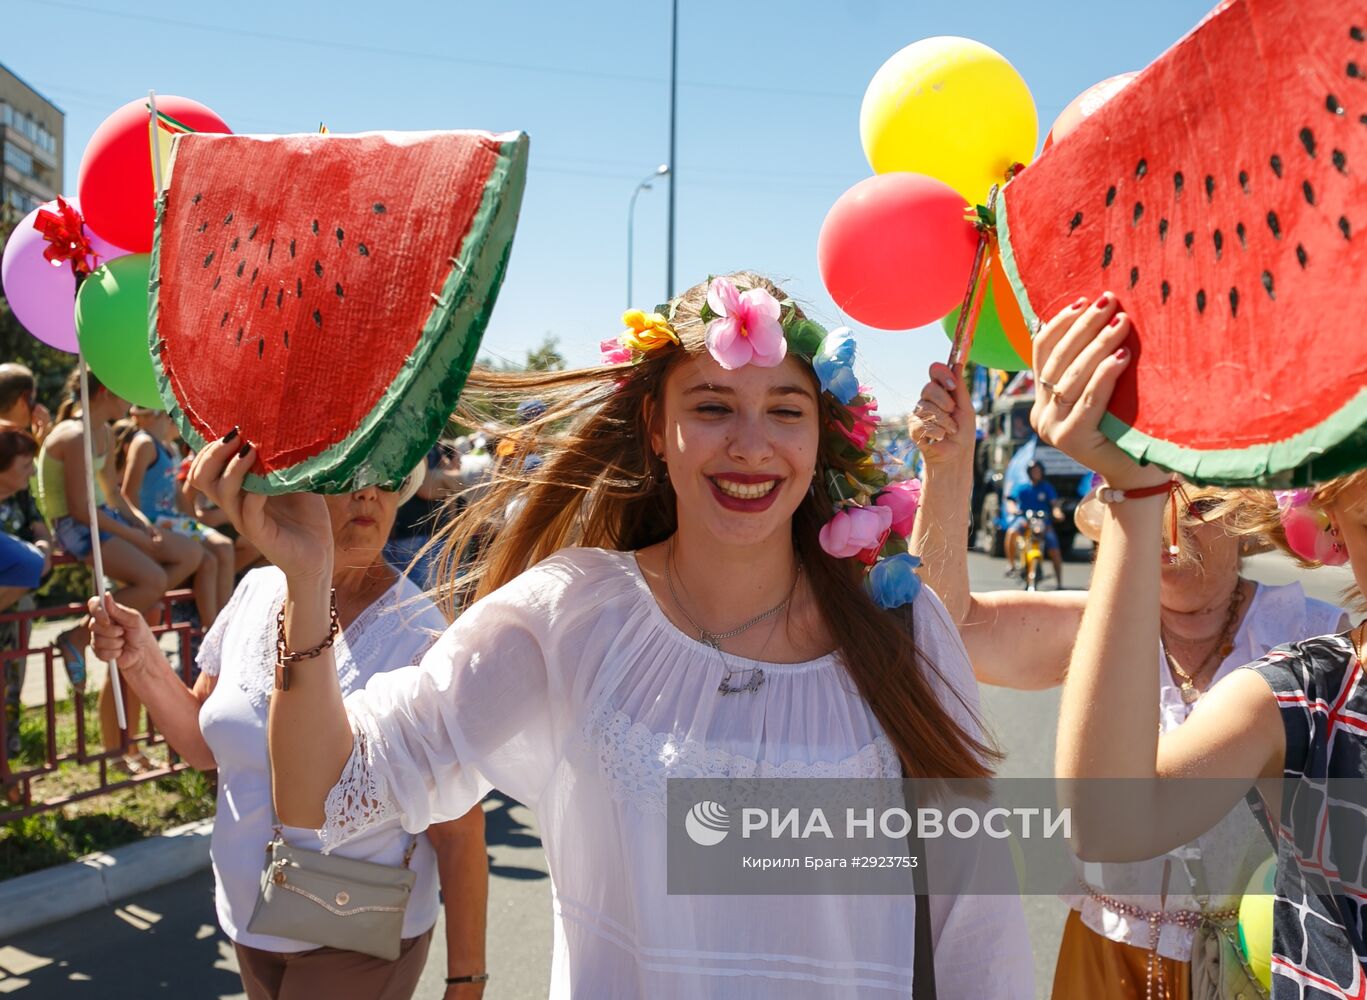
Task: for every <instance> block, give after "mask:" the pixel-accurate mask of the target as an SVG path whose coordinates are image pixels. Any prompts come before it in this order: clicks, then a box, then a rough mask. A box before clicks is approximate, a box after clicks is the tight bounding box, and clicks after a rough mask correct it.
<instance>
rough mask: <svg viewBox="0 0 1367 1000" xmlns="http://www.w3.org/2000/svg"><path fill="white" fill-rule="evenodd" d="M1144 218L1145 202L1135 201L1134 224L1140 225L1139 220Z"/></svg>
mask: <svg viewBox="0 0 1367 1000" xmlns="http://www.w3.org/2000/svg"><path fill="white" fill-rule="evenodd" d="M1142 218H1144V204H1143V202H1138V201H1137V202H1135V203H1134V225H1136V226H1137V225H1139V220H1140V219H1142Z"/></svg>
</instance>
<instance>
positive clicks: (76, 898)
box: [0, 818, 214, 941]
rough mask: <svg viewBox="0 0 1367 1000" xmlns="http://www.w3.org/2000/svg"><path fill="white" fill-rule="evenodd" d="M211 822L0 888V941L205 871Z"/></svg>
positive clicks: (190, 825) (89, 856)
mask: <svg viewBox="0 0 1367 1000" xmlns="http://www.w3.org/2000/svg"><path fill="white" fill-rule="evenodd" d="M213 829H214V821H213V819H212V818H209V819H202V820H198V821H196V822H194V823H186V824H185V825H184V826H178V827H175V828H174V829H171V830H167V831H166V832H165V833H162V834H159V835H157V836H155V837H148V838H146V839H145V840H140V841H138V842H136V843H133V844H125V845H124V846H123V847H116V848H114V850H112V851H110V852H109V853H107V854H106V853H103V852H101V853H96V854H87V855H86V856H85V857H83V858H78V859H77V860H75V861H71V862H68V863H67V864H64V865H57V866H56V867H54V868H44V869H43V870H42V871H36V872H30V873H29V874H28V875H20V876H19V877H18V878H12V879H7V880H5V881H4V882H0V941H2V940H6V939H8V938H11V937H13V936H14V935H16V934H22V933H24V932H25V931H30V930H33V929H34V928H35V927H41V926H43V925H44V924H50V923H54V922H56V921H58V920H65V919H67V918H68V917H74V916H76V915H77V914H79V913H85V912H86V911H87V910H94V909H98V908H100V907H102V906H109V905H110V904H113V903H118V902H119V901H121V900H124V899H127V898H128V897H129V896H132V895H136V894H137V893H140V892H146V891H147V890H148V889H155V888H156V887H157V886H159V885H165V884H166V883H168V882H175V881H177V880H178V879H182V878H185V877H186V876H187V875H191V874H193V873H195V872H197V871H199V870H200V869H202V868H206V867H208V865H209V838H210V835H211V834H212V833H213Z"/></svg>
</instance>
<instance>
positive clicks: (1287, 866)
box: [1032, 295, 1367, 1000]
mask: <svg viewBox="0 0 1367 1000" xmlns="http://www.w3.org/2000/svg"><path fill="white" fill-rule="evenodd" d="M1128 334H1129V324H1128V322H1127V319H1126V316H1125V314H1124V313H1123V312H1120V311H1119V307H1118V305H1117V303H1116V301H1115V297H1114V296H1113V295H1108V296H1105V297H1103V299H1102V300H1099V301H1098V302H1096V303H1092V304H1088V303H1087V302H1086V301H1085V300H1082V301H1081V304H1079V305H1074V306H1070V307H1068V308H1066V309H1064V310H1063V311H1062V312H1061V313H1059V314H1058V315H1057V316H1056V317H1055V318H1054V319H1053V320H1052V321H1051V322H1050V323H1048V324H1047V325H1046V326H1045V327H1044V328H1043V330H1042V332H1041V333H1040V334H1039V336H1038V337H1037V338H1036V340H1035V375H1036V379H1037V380H1039V381H1040V384H1042V385H1045V386H1052V387H1053V388H1052V389H1051V390H1048V389H1047V390H1046V391H1045V392H1042V393H1041V394H1040V396H1039V397H1038V398H1037V400H1036V402H1035V406H1034V410H1033V412H1032V421H1033V422H1034V424H1035V427H1036V429H1037V430H1038V431H1039V433H1040V436H1041V438H1043V439H1044V440H1046V441H1048V442H1049V443H1050V444H1053V445H1055V446H1056V447H1058V448H1060V449H1061V450H1063V451H1065V452H1067V453H1068V454H1070V455H1071V456H1072V457H1074V458H1075V459H1077V460H1078V461H1079V462H1081V463H1083V464H1084V465H1086V466H1088V467H1090V468H1093V469H1096V470H1097V471H1098V472H1100V473H1101V475H1102V476H1103V477H1104V478H1105V480H1106V484H1107V485H1106V488H1105V489H1104V490H1103V491H1102V492H1101V494H1100V496H1101V499H1102V500H1103V503H1104V504H1105V508H1106V513H1105V516H1104V518H1103V526H1102V545H1101V547H1100V552H1099V555H1098V559H1097V564H1096V570H1095V573H1094V576H1093V583H1092V589H1091V593H1090V595H1089V597H1088V600H1087V609H1086V611H1085V613H1084V615H1083V619H1082V628H1081V632H1080V634H1079V635H1078V640H1077V644H1076V646H1075V647H1074V650H1073V655H1072V663H1071V667H1070V669H1069V672H1068V677H1067V680H1066V682H1065V684H1064V689H1063V700H1062V705H1061V708H1060V713H1059V739H1058V756H1057V771H1058V776H1059V777H1060V778H1065V779H1069V778H1139V779H1161V778H1211V779H1215V778H1218V779H1227V780H1223V781H1219V782H1209V783H1208V785H1209V787H1208V788H1203V794H1202V795H1201V796H1200V798H1199V801H1198V800H1196V798H1195V797H1194V796H1192V795H1190V793H1189V792H1188V793H1187V794H1186V795H1185V797H1184V798H1183V800H1182V805H1181V807H1180V808H1179V807H1177V806H1175V805H1174V800H1175V799H1176V797H1177V795H1179V794H1181V791H1180V789H1179V790H1177V791H1174V790H1173V789H1174V788H1175V787H1176V783H1172V782H1169V783H1166V784H1165V783H1163V782H1161V781H1152V782H1145V783H1143V784H1142V785H1140V783H1138V782H1133V783H1132V784H1136V785H1140V787H1141V788H1143V789H1145V790H1146V791H1145V792H1142V793H1135V792H1134V790H1133V789H1132V790H1131V794H1127V795H1126V796H1125V797H1124V798H1123V799H1121V798H1118V797H1110V798H1108V800H1107V803H1106V807H1107V813H1108V815H1107V816H1105V817H1100V816H1098V815H1097V814H1095V813H1088V812H1087V811H1086V810H1085V809H1083V810H1080V811H1078V812H1077V813H1076V814H1075V823H1074V831H1075V835H1076V836H1077V837H1078V840H1079V843H1080V844H1081V845H1082V849H1081V850H1080V853H1081V854H1082V856H1083V857H1084V858H1085V859H1086V860H1092V861H1133V860H1140V859H1143V858H1150V857H1154V856H1156V855H1158V854H1161V853H1163V852H1165V851H1169V850H1172V849H1175V848H1177V847H1179V846H1180V845H1181V843H1182V842H1183V841H1184V840H1185V839H1186V837H1184V836H1183V831H1185V832H1186V833H1188V834H1190V833H1191V832H1192V831H1201V830H1205V829H1208V828H1209V827H1211V826H1213V825H1214V824H1215V823H1216V822H1217V821H1219V820H1220V819H1221V817H1223V816H1225V815H1226V814H1227V813H1228V812H1229V811H1230V810H1231V809H1233V808H1234V807H1235V806H1237V805H1238V802H1239V798H1240V796H1242V795H1244V794H1245V793H1246V792H1248V791H1250V790H1254V789H1256V792H1257V794H1258V796H1259V797H1260V798H1261V802H1262V803H1263V804H1265V807H1266V811H1267V813H1268V814H1269V815H1271V816H1274V817H1278V818H1279V830H1278V833H1279V836H1278V863H1277V879H1276V902H1275V904H1274V917H1273V945H1272V976H1273V996H1274V997H1275V998H1278V1000H1280V998H1283V997H1286V998H1290V997H1296V998H1303V997H1345V996H1361V995H1363V993H1364V990H1367V940H1364V937H1363V931H1362V927H1363V916H1364V911H1363V899H1364V898H1365V897H1364V887H1363V886H1362V885H1361V884H1357V883H1355V880H1360V879H1361V877H1362V875H1361V868H1360V867H1359V866H1358V865H1357V864H1356V862H1354V861H1353V858H1354V857H1356V856H1359V855H1360V852H1361V848H1362V841H1361V836H1360V830H1361V826H1360V824H1359V825H1356V826H1355V825H1354V823H1353V820H1354V819H1356V820H1360V819H1361V815H1362V812H1363V811H1364V808H1367V807H1364V805H1363V804H1362V802H1361V799H1362V796H1361V795H1360V793H1355V792H1353V791H1352V790H1351V789H1349V790H1345V789H1344V787H1343V786H1339V788H1338V789H1336V792H1337V795H1338V796H1340V799H1339V800H1338V801H1336V806H1335V810H1334V813H1335V815H1334V816H1331V814H1330V812H1329V811H1328V810H1327V809H1326V808H1325V806H1324V802H1325V801H1326V800H1325V798H1324V794H1325V793H1324V783H1325V782H1326V781H1329V780H1333V779H1359V780H1360V779H1362V778H1364V777H1367V774H1364V771H1365V770H1367V733H1365V732H1364V726H1363V723H1362V721H1361V720H1363V719H1364V718H1367V684H1364V682H1363V660H1364V652H1363V642H1364V626H1362V625H1359V626H1358V627H1357V628H1355V629H1352V630H1349V631H1345V632H1342V633H1339V634H1331V635H1324V636H1320V637H1317V638H1311V639H1306V640H1303V641H1301V642H1296V643H1292V644H1290V645H1287V646H1281V647H1278V648H1277V649H1274V650H1273V651H1271V652H1270V653H1268V654H1267V655H1266V656H1264V657H1263V658H1262V659H1259V660H1256V661H1254V662H1253V663H1252V664H1250V665H1249V668H1248V669H1243V670H1238V671H1235V672H1234V673H1233V674H1231V675H1230V676H1228V677H1226V678H1225V679H1224V680H1222V681H1220V683H1218V684H1216V685H1214V686H1213V687H1212V688H1211V689H1210V691H1209V692H1208V693H1207V694H1205V695H1204V696H1203V697H1202V698H1201V699H1200V701H1199V702H1198V703H1197V704H1196V705H1195V707H1194V708H1193V710H1192V713H1191V715H1190V717H1189V718H1188V719H1187V720H1186V721H1185V722H1184V723H1183V724H1182V725H1181V726H1180V727H1178V728H1177V729H1175V730H1173V731H1171V732H1164V733H1160V732H1159V725H1158V723H1159V705H1158V700H1157V699H1156V698H1155V697H1154V686H1153V683H1152V675H1151V674H1150V673H1149V668H1150V665H1151V664H1150V656H1151V653H1150V651H1151V650H1152V649H1153V647H1154V646H1155V645H1156V644H1157V643H1158V641H1159V628H1160V625H1159V622H1160V615H1159V607H1160V603H1159V592H1160V567H1159V561H1158V560H1157V559H1155V558H1153V546H1154V538H1155V536H1156V535H1157V534H1158V532H1159V531H1160V527H1161V521H1162V516H1163V508H1164V507H1165V506H1166V504H1167V502H1168V497H1169V495H1170V493H1171V491H1172V490H1173V488H1174V481H1173V480H1171V478H1170V477H1169V475H1168V474H1167V473H1165V472H1163V471H1162V470H1159V469H1156V468H1154V467H1152V466H1143V467H1141V466H1139V465H1138V464H1136V463H1135V462H1134V461H1133V460H1132V459H1131V458H1130V457H1129V456H1127V455H1126V454H1125V453H1124V452H1122V451H1121V450H1120V449H1119V448H1118V447H1117V446H1116V445H1115V444H1114V443H1113V442H1112V441H1110V440H1109V439H1108V438H1107V437H1106V436H1105V435H1104V434H1103V433H1102V432H1101V430H1100V422H1101V419H1102V414H1103V413H1105V411H1106V405H1107V403H1108V401H1109V399H1110V395H1111V392H1112V390H1113V389H1114V386H1115V384H1116V380H1117V378H1118V377H1119V376H1120V374H1121V372H1122V371H1124V370H1125V368H1126V366H1127V365H1128V364H1129V362H1130V354H1129V353H1128V351H1127V349H1126V348H1125V347H1123V346H1122V345H1123V343H1124V341H1125V338H1126V336H1127V335H1128ZM1311 502H1312V504H1313V505H1314V507H1315V508H1317V509H1319V510H1321V511H1323V513H1324V514H1325V515H1326V516H1327V518H1328V521H1329V524H1330V527H1331V533H1332V538H1333V542H1332V545H1336V546H1340V547H1341V548H1342V550H1343V551H1344V552H1346V554H1347V558H1348V561H1349V563H1350V564H1351V566H1352V568H1353V573H1354V577H1355V580H1356V594H1355V596H1356V598H1357V599H1358V601H1359V602H1360V601H1361V599H1362V595H1363V593H1364V592H1367V471H1357V472H1352V473H1349V474H1347V475H1344V476H1341V477H1339V478H1337V479H1334V480H1331V481H1329V482H1327V483H1323V484H1321V485H1320V486H1319V487H1318V488H1317V489H1316V490H1315V492H1314V494H1313V499H1312V501H1311ZM1283 777H1284V778H1286V779H1295V780H1294V781H1293V780H1286V781H1279V780H1278V779H1282V778H1283ZM1330 794H1331V795H1332V794H1334V792H1331V793H1330ZM1340 809H1341V810H1342V812H1341V813H1340V812H1339V810H1340ZM1156 816H1163V817H1165V818H1166V819H1174V818H1178V816H1180V822H1165V823H1159V824H1155V823H1154V822H1153V819H1154V817H1156ZM1345 817H1348V819H1347V820H1345ZM1353 830H1357V831H1359V832H1358V834H1357V835H1353V834H1352V832H1351V831H1353ZM1345 834H1346V835H1345ZM1336 835H1337V836H1336ZM1340 872H1342V873H1343V874H1342V875H1340V874H1339V873H1340Z"/></svg>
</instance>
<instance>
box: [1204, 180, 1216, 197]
mask: <svg viewBox="0 0 1367 1000" xmlns="http://www.w3.org/2000/svg"><path fill="white" fill-rule="evenodd" d="M1214 197H1215V178H1214V177H1212V176H1210V174H1206V201H1210V199H1212V198H1214Z"/></svg>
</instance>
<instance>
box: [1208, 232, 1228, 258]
mask: <svg viewBox="0 0 1367 1000" xmlns="http://www.w3.org/2000/svg"><path fill="white" fill-rule="evenodd" d="M1211 241H1212V242H1213V243H1214V244H1215V259H1216V260H1219V259H1220V255H1221V254H1222V253H1223V252H1224V249H1225V234H1224V233H1222V232H1220V230H1218V229H1217V230H1215V233H1214V235H1212V236H1211Z"/></svg>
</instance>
